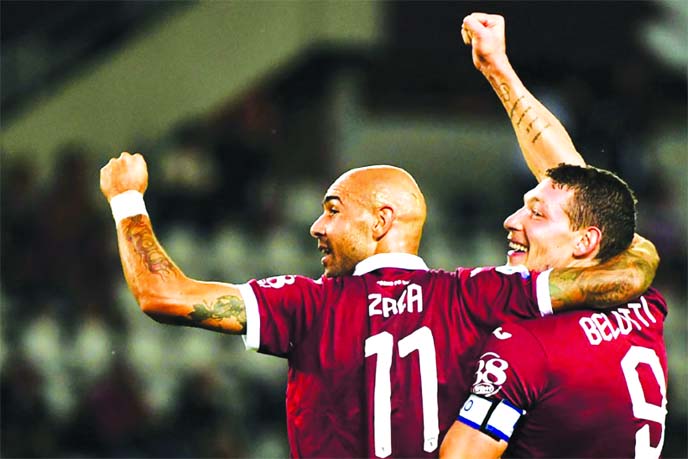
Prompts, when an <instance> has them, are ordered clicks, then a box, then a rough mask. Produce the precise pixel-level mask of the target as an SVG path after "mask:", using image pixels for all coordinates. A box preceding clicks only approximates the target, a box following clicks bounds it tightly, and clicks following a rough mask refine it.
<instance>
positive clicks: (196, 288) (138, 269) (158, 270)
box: [100, 153, 246, 334]
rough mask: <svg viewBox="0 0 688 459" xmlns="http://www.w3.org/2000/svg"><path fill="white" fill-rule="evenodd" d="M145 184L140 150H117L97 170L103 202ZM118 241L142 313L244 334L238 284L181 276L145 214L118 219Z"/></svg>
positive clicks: (244, 318)
mask: <svg viewBox="0 0 688 459" xmlns="http://www.w3.org/2000/svg"><path fill="white" fill-rule="evenodd" d="M147 184H148V172H147V169H146V163H145V161H144V160H143V157H142V156H141V155H140V154H136V155H130V154H129V153H122V154H121V155H120V157H119V158H117V159H111V160H110V162H109V163H108V164H107V165H106V166H105V167H103V168H102V169H101V171H100V187H101V190H102V192H103V194H104V195H105V197H106V198H107V199H108V201H110V200H111V199H112V198H113V197H114V196H117V195H120V194H121V193H123V192H125V191H131V190H133V191H138V192H140V193H143V192H144V191H145V190H146V187H147ZM117 241H118V245H119V254H120V258H121V261H122V268H123V270H124V276H125V278H126V280H127V284H128V285H129V289H130V290H131V292H132V293H133V294H134V297H135V298H136V301H137V302H138V303H139V306H140V307H141V310H142V311H143V312H145V313H146V314H148V315H149V316H150V317H152V318H153V319H155V320H157V321H159V322H164V323H170V324H175V325H187V326H192V327H201V328H207V329H210V330H215V331H220V332H224V333H233V334H241V333H245V331H246V308H245V305H244V301H243V299H242V297H241V294H240V293H239V289H238V288H237V287H236V286H234V285H231V284H225V283H219V282H201V281H197V280H193V279H190V278H188V277H187V276H186V275H184V273H183V272H182V271H181V270H180V269H179V268H178V267H177V266H176V265H175V264H174V262H173V261H172V260H171V259H170V257H169V256H168V255H167V253H165V250H164V249H163V248H162V246H161V245H160V243H159V242H158V240H157V238H156V237H155V234H154V232H153V227H152V225H151V222H150V219H149V218H148V216H147V215H145V214H143V213H141V214H138V215H133V216H128V217H125V218H123V219H121V220H120V221H119V222H117Z"/></svg>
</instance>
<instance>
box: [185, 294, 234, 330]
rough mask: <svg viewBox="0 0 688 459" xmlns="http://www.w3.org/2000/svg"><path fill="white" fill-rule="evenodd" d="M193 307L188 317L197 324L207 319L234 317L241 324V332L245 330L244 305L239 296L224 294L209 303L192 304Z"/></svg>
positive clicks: (220, 319) (216, 319)
mask: <svg viewBox="0 0 688 459" xmlns="http://www.w3.org/2000/svg"><path fill="white" fill-rule="evenodd" d="M193 309H194V310H193V311H192V312H190V313H189V318H190V319H191V320H192V321H193V322H196V323H197V324H199V325H201V324H202V323H203V322H205V321H207V320H215V321H222V320H224V319H234V320H236V321H237V322H238V323H239V325H240V326H241V333H243V332H245V331H246V306H245V305H244V300H243V299H242V298H241V297H240V296H236V295H224V296H221V297H218V298H216V299H215V301H214V302H212V303H211V304H208V303H205V302H204V303H201V304H194V305H193Z"/></svg>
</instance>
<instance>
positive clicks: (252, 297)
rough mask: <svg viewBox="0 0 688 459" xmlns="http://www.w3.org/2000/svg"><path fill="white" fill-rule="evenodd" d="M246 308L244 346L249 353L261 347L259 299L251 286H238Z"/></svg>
mask: <svg viewBox="0 0 688 459" xmlns="http://www.w3.org/2000/svg"><path fill="white" fill-rule="evenodd" d="M238 287H239V292H240V293H241V297H242V298H243V300H244V307H245V308H246V334H245V335H244V336H242V338H243V340H244V346H246V349H247V350H249V351H257V350H258V348H259V347H260V313H259V312H258V299H257V298H256V294H255V293H254V292H253V289H252V288H251V286H250V285H249V284H241V285H239V286H238Z"/></svg>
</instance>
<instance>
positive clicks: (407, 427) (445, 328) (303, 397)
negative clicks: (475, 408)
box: [241, 254, 551, 458]
mask: <svg viewBox="0 0 688 459" xmlns="http://www.w3.org/2000/svg"><path fill="white" fill-rule="evenodd" d="M241 292H242V296H243V298H244V302H245V303H246V308H247V333H246V337H245V340H246V345H247V347H248V348H252V349H257V350H258V351H259V352H262V353H266V354H271V355H276V356H280V357H284V358H286V359H288V361H289V376H288V383H287V399H286V413H287V424H288V434H289V444H290V449H291V455H292V456H293V457H380V458H384V457H388V456H393V457H436V456H437V453H438V451H437V450H438V448H439V445H440V442H441V441H442V437H443V436H444V434H445V433H446V431H447V430H448V429H449V427H450V425H451V424H452V422H453V421H454V419H455V414H456V407H457V406H460V404H461V403H462V402H463V400H464V399H465V395H466V393H467V392H468V390H469V388H470V384H471V380H472V363H473V362H475V361H476V360H477V358H478V352H479V344H480V343H481V341H482V340H483V339H484V338H485V337H486V336H487V335H489V333H490V332H491V331H492V330H493V329H494V328H495V327H496V326H498V325H499V324H501V323H503V322H505V321H513V320H518V319H526V318H534V317H540V316H542V315H546V314H549V313H551V303H550V297H549V273H548V272H545V273H528V272H527V271H523V270H513V269H508V268H505V267H502V268H477V269H474V270H471V269H464V268H459V269H457V270H456V271H453V272H447V271H442V270H430V269H428V267H427V266H426V264H425V263H424V262H423V260H422V259H421V258H418V257H416V256H413V255H408V254H380V255H375V256H373V257H370V258H368V259H366V260H364V261H363V262H361V263H359V265H358V266H357V268H356V272H355V273H354V275H353V276H345V277H340V278H327V277H322V278H320V279H316V280H314V279H310V278H306V277H302V276H278V277H272V278H269V279H263V280H252V281H250V282H248V283H247V284H244V285H242V286H241Z"/></svg>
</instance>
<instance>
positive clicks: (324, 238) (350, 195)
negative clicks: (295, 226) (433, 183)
mask: <svg viewBox="0 0 688 459" xmlns="http://www.w3.org/2000/svg"><path fill="white" fill-rule="evenodd" d="M425 216H426V205H425V199H424V198H423V194H422V193H421V191H420V189H419V188H418V185H417V184H416V182H415V181H414V180H413V178H412V177H411V176H410V175H409V174H408V173H407V172H406V171H404V170H403V169H399V168H396V167H392V166H370V167H364V168H359V169H353V170H351V171H349V172H346V173H345V174H343V175H342V176H341V177H339V178H338V179H337V180H336V181H335V182H334V183H333V184H332V185H331V186H330V188H329V189H328V190H327V193H326V194H325V198H324V199H323V213H322V214H321V215H320V217H318V219H317V220H315V222H313V225H312V226H311V229H310V233H311V236H313V237H314V238H316V239H317V240H318V250H320V251H321V253H323V258H322V260H321V263H322V265H323V268H324V273H325V275H326V276H328V277H336V276H343V275H348V274H352V273H353V272H354V268H355V267H356V264H358V263H359V262H360V261H362V260H364V259H366V258H368V257H370V256H372V255H375V254H378V253H391V252H402V253H411V254H417V253H418V247H419V245H420V239H421V234H422V231H423V223H424V222H425Z"/></svg>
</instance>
